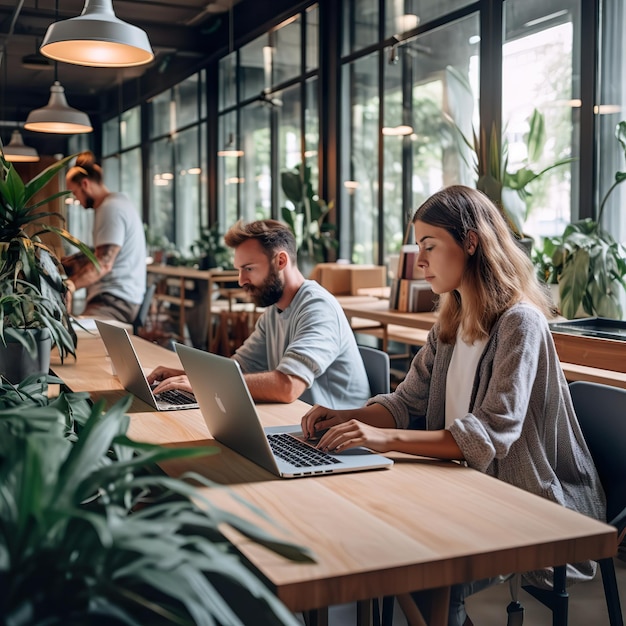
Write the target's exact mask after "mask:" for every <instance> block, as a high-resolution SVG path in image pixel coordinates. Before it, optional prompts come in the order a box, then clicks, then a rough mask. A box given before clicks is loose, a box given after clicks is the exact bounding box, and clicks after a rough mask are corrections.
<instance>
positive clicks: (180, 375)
mask: <svg viewBox="0 0 626 626" xmlns="http://www.w3.org/2000/svg"><path fill="white" fill-rule="evenodd" d="M148 382H149V383H150V385H152V384H154V383H156V382H158V383H159V384H158V385H157V386H156V387H154V388H153V389H152V391H153V392H154V393H155V394H159V393H162V392H164V391H168V390H169V389H182V390H183V391H188V392H189V393H193V389H192V388H191V385H190V384H189V379H188V378H187V376H186V375H185V370H179V369H174V368H172V367H163V366H162V365H159V367H157V368H155V369H154V370H152V372H150V374H148Z"/></svg>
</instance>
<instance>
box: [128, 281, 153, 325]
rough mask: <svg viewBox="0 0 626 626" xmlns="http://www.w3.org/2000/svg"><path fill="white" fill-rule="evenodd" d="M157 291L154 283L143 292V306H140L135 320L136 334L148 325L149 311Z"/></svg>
mask: <svg viewBox="0 0 626 626" xmlns="http://www.w3.org/2000/svg"><path fill="white" fill-rule="evenodd" d="M155 291H156V283H152V284H151V285H148V286H147V287H146V291H145V293H144V294H143V301H142V303H141V306H140V307H139V311H138V313H137V317H136V318H135V321H134V322H133V332H134V333H135V335H136V334H137V331H138V330H139V329H140V328H142V327H143V326H145V325H146V319H147V318H148V311H149V310H150V304H151V303H152V298H153V297H154V292H155Z"/></svg>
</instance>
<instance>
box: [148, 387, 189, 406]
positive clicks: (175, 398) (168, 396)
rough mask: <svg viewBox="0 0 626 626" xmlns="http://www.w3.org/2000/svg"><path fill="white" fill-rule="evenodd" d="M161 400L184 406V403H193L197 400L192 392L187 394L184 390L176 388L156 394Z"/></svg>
mask: <svg viewBox="0 0 626 626" xmlns="http://www.w3.org/2000/svg"><path fill="white" fill-rule="evenodd" d="M154 397H155V398H156V399H157V400H158V401H159V402H166V403H167V404H173V405H176V406H183V405H184V404H193V403H194V402H196V400H195V398H194V397H193V396H192V395H191V394H186V393H185V392H183V391H178V390H176V389H168V390H167V391H163V392H161V393H159V394H157V395H156V396H154Z"/></svg>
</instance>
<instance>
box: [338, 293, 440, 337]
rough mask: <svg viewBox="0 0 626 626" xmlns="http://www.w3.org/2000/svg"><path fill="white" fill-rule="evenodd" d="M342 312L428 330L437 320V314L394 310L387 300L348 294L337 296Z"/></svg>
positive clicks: (348, 315)
mask: <svg viewBox="0 0 626 626" xmlns="http://www.w3.org/2000/svg"><path fill="white" fill-rule="evenodd" d="M338 300H339V302H340V304H341V307H342V308H343V310H344V313H345V314H346V316H347V317H348V318H351V317H360V318H366V319H370V320H374V321H376V322H379V323H381V324H397V325H399V326H406V327H407V328H422V329H424V330H430V329H431V328H432V326H433V324H434V323H435V322H436V321H437V314H436V313H434V312H428V313H406V312H401V311H395V310H392V309H390V308H389V300H383V299H379V298H374V297H369V298H368V297H367V296H354V298H353V299H350V297H349V296H345V297H344V298H342V299H340V298H338Z"/></svg>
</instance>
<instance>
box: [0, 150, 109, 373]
mask: <svg viewBox="0 0 626 626" xmlns="http://www.w3.org/2000/svg"><path fill="white" fill-rule="evenodd" d="M71 158H72V157H71V156H69V157H66V158H64V159H62V160H60V161H58V162H56V163H54V164H52V165H51V166H49V167H48V168H46V169H45V170H44V171H42V172H40V173H39V174H38V175H37V176H35V177H34V178H33V179H32V180H30V181H28V182H24V181H23V180H22V178H21V177H20V176H19V174H18V173H17V172H16V170H15V168H14V167H13V164H12V163H11V162H9V161H7V160H5V158H4V153H3V152H2V145H1V144H0V293H1V294H2V295H1V296H0V373H1V374H2V375H4V376H5V377H7V378H8V379H9V380H12V381H13V382H19V380H20V379H21V378H23V377H24V376H25V375H27V374H28V373H31V372H47V371H48V367H49V363H50V360H49V359H50V347H51V345H52V346H56V348H57V350H58V352H59V355H60V357H61V359H64V358H65V357H66V356H67V355H68V354H71V355H75V345H76V335H75V334H74V333H73V330H72V327H71V324H70V318H69V315H68V311H67V309H66V305H65V294H66V286H65V283H64V281H63V278H62V276H63V268H62V266H61V264H60V262H59V260H58V258H57V257H56V255H55V253H54V251H53V249H52V248H51V247H50V246H48V245H46V244H45V243H44V242H43V241H42V239H41V235H42V234H43V233H45V232H49V233H55V234H56V235H58V236H59V237H61V238H62V239H64V240H65V241H67V242H69V243H70V244H72V245H74V246H76V247H77V248H78V249H79V250H80V251H81V252H83V253H84V254H85V255H87V256H88V257H89V258H90V259H91V260H92V262H94V263H96V264H97V261H96V258H95V256H94V255H93V253H92V252H91V250H89V248H88V247H87V246H86V245H84V244H83V243H82V242H80V241H79V240H78V239H76V238H75V237H73V236H72V235H71V234H70V233H69V232H68V231H67V230H65V229H64V228H59V227H56V226H54V225H51V224H46V223H45V220H46V219H47V218H50V217H57V218H60V219H61V220H62V219H63V217H62V216H61V215H60V214H59V213H58V212H56V211H49V210H48V211H46V210H42V209H41V207H48V206H49V205H50V204H51V203H52V202H53V201H54V200H56V199H57V198H60V197H62V196H65V195H67V194H68V193H69V192H68V191H59V192H57V193H54V194H52V195H51V196H48V197H45V198H42V199H36V196H37V194H38V193H39V192H41V191H42V190H43V189H44V188H45V187H46V186H47V185H48V183H49V182H50V181H51V180H52V179H53V177H55V176H57V175H58V173H59V172H60V171H61V169H62V168H63V167H65V165H66V164H67V163H68V161H69V160H70V159H71ZM37 198H39V196H37Z"/></svg>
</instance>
